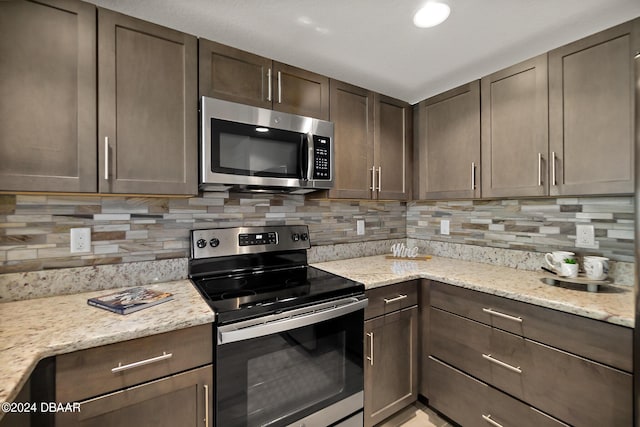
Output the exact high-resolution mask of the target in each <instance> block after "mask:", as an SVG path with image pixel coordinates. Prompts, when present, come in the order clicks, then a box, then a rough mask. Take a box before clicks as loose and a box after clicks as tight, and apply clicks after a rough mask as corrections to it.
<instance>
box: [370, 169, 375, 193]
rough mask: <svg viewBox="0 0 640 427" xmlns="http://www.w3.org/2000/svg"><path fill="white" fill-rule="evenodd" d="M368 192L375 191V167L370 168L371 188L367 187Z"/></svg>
mask: <svg viewBox="0 0 640 427" xmlns="http://www.w3.org/2000/svg"><path fill="white" fill-rule="evenodd" d="M369 190H371V191H376V167H375V166H373V167H372V168H371V187H369Z"/></svg>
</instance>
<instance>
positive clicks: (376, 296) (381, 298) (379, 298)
mask: <svg viewBox="0 0 640 427" xmlns="http://www.w3.org/2000/svg"><path fill="white" fill-rule="evenodd" d="M367 298H369V305H368V306H367V308H366V309H365V310H364V318H365V319H371V318H373V317H377V316H382V315H384V314H388V313H392V312H394V311H398V310H402V309H405V308H408V307H411V306H414V305H417V304H418V281H417V280H410V281H408V282H402V283H396V284H394V285H388V286H381V287H379V288H374V289H370V290H368V291H367Z"/></svg>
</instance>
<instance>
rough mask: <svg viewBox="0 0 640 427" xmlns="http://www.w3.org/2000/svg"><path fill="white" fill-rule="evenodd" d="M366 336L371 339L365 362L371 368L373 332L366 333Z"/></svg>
mask: <svg viewBox="0 0 640 427" xmlns="http://www.w3.org/2000/svg"><path fill="white" fill-rule="evenodd" d="M367 336H368V337H369V338H371V347H369V355H368V356H367V360H368V361H369V364H370V365H371V366H373V332H367Z"/></svg>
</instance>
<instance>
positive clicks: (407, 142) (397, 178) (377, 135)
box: [328, 80, 412, 200]
mask: <svg viewBox="0 0 640 427" xmlns="http://www.w3.org/2000/svg"><path fill="white" fill-rule="evenodd" d="M330 111H331V121H332V122H333V124H334V126H335V130H334V147H335V167H334V173H335V184H334V187H333V189H332V190H330V191H329V193H328V195H329V197H335V198H350V199H394V200H407V199H409V198H410V197H411V179H410V177H411V152H412V145H411V142H412V138H411V137H412V134H411V123H412V117H411V114H410V111H411V109H410V106H409V104H407V103H405V102H402V101H399V100H397V99H393V98H390V97H387V96H384V95H379V94H376V93H374V92H371V91H369V90H367V89H363V88H360V87H357V86H353V85H350V84H348V83H344V82H341V81H337V80H331V108H330Z"/></svg>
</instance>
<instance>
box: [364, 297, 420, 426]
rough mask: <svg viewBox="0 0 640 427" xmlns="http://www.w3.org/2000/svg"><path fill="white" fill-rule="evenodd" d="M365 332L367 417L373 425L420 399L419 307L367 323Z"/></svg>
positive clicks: (365, 406) (365, 397) (365, 398)
mask: <svg viewBox="0 0 640 427" xmlns="http://www.w3.org/2000/svg"><path fill="white" fill-rule="evenodd" d="M364 331H365V369H364V395H365V396H364V418H365V426H372V425H374V424H377V423H379V422H380V421H382V420H384V419H385V418H387V417H389V416H390V415H392V414H394V413H395V412H397V411H398V410H400V409H402V408H404V407H405V406H407V405H409V404H411V403H412V402H414V401H415V400H416V398H417V393H418V369H417V365H418V345H419V344H418V307H416V306H414V307H412V308H408V309H404V310H401V311H397V312H395V313H391V314H387V315H384V316H380V317H377V318H375V319H372V320H367V321H366V322H365V323H364Z"/></svg>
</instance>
